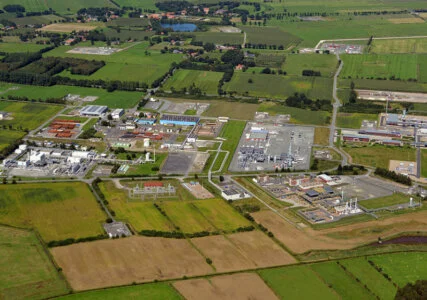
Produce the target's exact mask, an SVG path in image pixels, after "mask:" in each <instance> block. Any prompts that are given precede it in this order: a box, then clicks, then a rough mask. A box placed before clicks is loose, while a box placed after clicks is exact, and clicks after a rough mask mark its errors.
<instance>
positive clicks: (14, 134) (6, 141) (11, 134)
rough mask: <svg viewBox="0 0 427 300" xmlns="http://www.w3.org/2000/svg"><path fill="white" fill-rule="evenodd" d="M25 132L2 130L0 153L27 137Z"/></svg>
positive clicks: (0, 131) (0, 134)
mask: <svg viewBox="0 0 427 300" xmlns="http://www.w3.org/2000/svg"><path fill="white" fill-rule="evenodd" d="M25 134H26V133H25V132H22V131H14V130H4V129H1V130H0V151H1V150H3V149H4V148H6V147H7V146H9V145H10V144H11V143H13V142H14V141H16V140H19V139H21V138H23V137H24V136H25Z"/></svg>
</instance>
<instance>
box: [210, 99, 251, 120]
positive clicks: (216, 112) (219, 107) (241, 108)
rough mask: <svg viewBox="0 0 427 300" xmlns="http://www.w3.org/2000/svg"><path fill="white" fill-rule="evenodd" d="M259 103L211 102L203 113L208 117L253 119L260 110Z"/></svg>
mask: <svg viewBox="0 0 427 300" xmlns="http://www.w3.org/2000/svg"><path fill="white" fill-rule="evenodd" d="M258 107H259V105H258V104H251V103H240V102H226V101H217V102H210V106H209V108H208V109H207V110H206V111H205V112H204V113H203V116H206V117H230V118H233V119H242V120H252V119H253V118H254V116H255V112H256V111H257V110H258Z"/></svg>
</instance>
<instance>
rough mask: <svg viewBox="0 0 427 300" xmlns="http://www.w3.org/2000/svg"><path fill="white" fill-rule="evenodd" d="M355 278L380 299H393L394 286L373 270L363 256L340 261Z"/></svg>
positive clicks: (394, 293)
mask: <svg viewBox="0 0 427 300" xmlns="http://www.w3.org/2000/svg"><path fill="white" fill-rule="evenodd" d="M340 262H341V264H342V265H343V266H345V267H346V268H347V271H349V272H350V273H351V274H352V275H353V276H354V277H355V278H358V279H359V280H360V281H361V283H362V284H363V285H365V284H366V286H367V287H368V289H369V290H371V291H372V292H373V293H374V294H375V295H376V296H378V297H380V299H394V296H395V295H396V287H395V286H394V285H393V284H392V283H391V282H390V281H388V280H387V279H385V278H384V276H382V275H381V274H380V273H379V272H378V271H377V270H375V269H374V268H373V267H372V266H371V265H370V264H369V263H368V261H367V259H365V258H354V259H348V260H342V261H340Z"/></svg>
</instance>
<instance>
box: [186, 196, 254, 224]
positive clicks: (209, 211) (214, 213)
mask: <svg viewBox="0 0 427 300" xmlns="http://www.w3.org/2000/svg"><path fill="white" fill-rule="evenodd" d="M193 203H194V205H195V206H196V207H197V209H198V210H199V211H200V212H201V213H202V215H204V216H205V218H206V219H208V220H209V221H210V222H211V223H212V224H213V225H214V226H215V227H216V228H217V229H219V230H222V231H226V232H230V231H233V230H235V229H236V228H239V227H245V226H250V225H251V224H250V222H249V221H248V220H246V219H245V218H243V217H242V216H241V215H240V214H239V213H238V212H237V211H236V210H234V209H233V208H232V207H231V206H230V205H228V204H227V203H226V202H225V201H224V200H222V199H210V200H203V201H197V202H193Z"/></svg>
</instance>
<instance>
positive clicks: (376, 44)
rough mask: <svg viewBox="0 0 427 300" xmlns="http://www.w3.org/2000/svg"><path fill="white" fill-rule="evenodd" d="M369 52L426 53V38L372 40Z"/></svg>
mask: <svg viewBox="0 0 427 300" xmlns="http://www.w3.org/2000/svg"><path fill="white" fill-rule="evenodd" d="M370 52H371V53H381V54H387V53H427V38H425V39H424V38H423V39H421V38H420V39H391V40H375V39H374V40H373V42H372V46H371V49H370Z"/></svg>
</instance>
